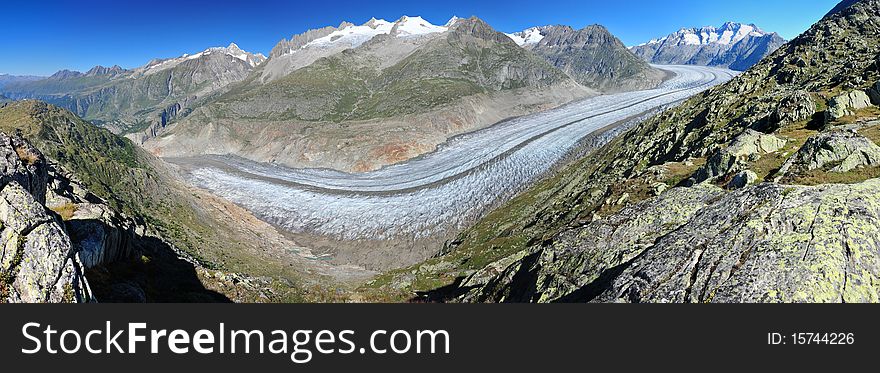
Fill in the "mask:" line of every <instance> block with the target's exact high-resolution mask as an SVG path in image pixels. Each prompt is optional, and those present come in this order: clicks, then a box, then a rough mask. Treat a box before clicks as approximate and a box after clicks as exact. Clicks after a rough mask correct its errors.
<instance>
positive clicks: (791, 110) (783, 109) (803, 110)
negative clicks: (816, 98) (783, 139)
mask: <svg viewBox="0 0 880 373" xmlns="http://www.w3.org/2000/svg"><path fill="white" fill-rule="evenodd" d="M815 113H816V103H815V102H813V99H812V98H811V97H810V95H809V94H808V93H807V92H804V91H795V92H794V93H792V94H791V95H789V96H787V97H785V98H783V99H782V100H781V101H779V104H778V105H777V106H776V110H775V111H774V112H773V114H772V117H771V120H772V121H773V122H774V123H776V124H777V126H779V127H781V126H784V125H787V124H791V123H797V122H801V121H805V120H809V119H811V118H812V117H813V114H815Z"/></svg>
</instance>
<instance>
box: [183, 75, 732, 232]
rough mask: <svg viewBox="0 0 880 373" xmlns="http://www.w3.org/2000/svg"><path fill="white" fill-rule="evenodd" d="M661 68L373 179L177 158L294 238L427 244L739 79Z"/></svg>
mask: <svg viewBox="0 0 880 373" xmlns="http://www.w3.org/2000/svg"><path fill="white" fill-rule="evenodd" d="M655 67H656V68H660V69H663V70H667V71H669V72H671V73H672V74H673V75H674V76H673V77H672V78H670V79H668V80H667V81H666V82H664V83H663V84H662V85H661V86H660V87H658V88H655V89H650V90H644V91H636V92H627V93H620V94H613V95H604V96H598V97H593V98H588V99H584V100H580V101H577V102H574V103H571V104H568V105H565V106H562V107H559V108H556V109H553V110H549V111H545V112H541V113H537V114H533V115H528V116H523V117H519V118H514V119H510V120H507V121H503V122H501V123H498V124H496V125H493V126H491V127H489V128H486V129H483V130H479V131H475V132H472V133H468V134H465V135H460V136H456V137H454V138H452V139H450V140H449V141H447V142H446V143H444V144H443V145H441V146H439V147H438V149H436V150H435V151H434V152H431V153H429V154H426V155H423V156H420V157H417V158H414V159H411V160H409V161H406V162H402V163H398V164H394V165H390V166H386V167H384V168H382V169H379V170H376V171H372V172H367V173H346V172H340V171H335V170H328V169H293V168H287V167H282V166H280V165H274V164H266V163H257V162H253V161H250V160H246V159H243V158H238V157H234V156H222V155H206V156H200V157H192V158H186V159H168V160H169V161H171V162H172V163H175V164H178V165H180V166H181V169H182V171H183V172H184V174H185V177H186V178H187V179H188V180H189V181H190V182H191V183H193V184H194V185H196V186H198V187H201V188H204V189H207V190H209V191H211V192H212V193H214V194H216V195H218V196H220V197H223V198H225V199H228V200H230V201H232V202H233V203H236V204H238V205H240V206H242V207H244V208H246V209H248V210H250V211H251V212H253V213H254V214H255V215H256V216H257V217H259V218H261V219H263V220H265V221H267V222H269V223H272V224H274V225H276V226H278V227H280V228H282V229H284V230H287V231H289V232H292V233H308V234H317V235H323V236H328V237H332V238H334V239H339V240H358V239H400V238H404V239H420V238H425V237H429V236H432V235H436V234H444V233H448V232H454V231H457V230H460V229H463V228H465V227H466V226H468V225H469V224H471V223H473V222H474V221H475V220H477V219H479V218H480V217H482V216H483V215H484V214H486V213H487V212H488V211H490V210H491V209H492V208H493V207H495V206H497V205H498V204H499V203H503V202H505V201H507V200H509V199H511V198H513V197H514V196H515V195H516V194H517V193H519V192H521V191H523V190H524V189H526V188H527V187H529V186H530V185H533V184H534V183H535V182H536V181H538V180H540V179H541V178H542V177H544V176H545V175H547V173H548V172H550V171H552V170H553V168H554V166H556V165H557V164H559V162H560V161H562V160H564V159H565V158H566V157H567V156H569V155H570V154H571V152H572V151H574V150H575V149H576V148H578V146H579V144H581V142H582V140H583V139H584V138H585V137H587V136H588V135H590V134H593V133H595V132H596V131H599V130H602V129H605V128H607V127H609V126H610V125H612V124H619V123H626V122H627V121H630V122H633V121H638V120H641V119H642V118H643V117H645V116H646V115H645V113H650V112H652V111H656V110H657V109H658V108H662V107H667V106H669V105H674V104H676V103H678V102H681V101H682V100H684V99H686V98H688V97H690V96H692V95H695V94H697V93H699V92H702V91H704V90H706V89H708V88H710V87H712V86H715V85H718V84H721V83H724V82H726V81H728V80H730V79H732V78H733V77H734V76H736V74H737V72H735V71H732V70H727V69H720V68H712V67H703V66H668V65H664V66H655Z"/></svg>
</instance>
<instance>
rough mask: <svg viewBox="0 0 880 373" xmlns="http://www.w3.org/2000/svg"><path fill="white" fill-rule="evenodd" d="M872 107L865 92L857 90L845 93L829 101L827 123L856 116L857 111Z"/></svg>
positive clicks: (826, 113) (826, 115)
mask: <svg viewBox="0 0 880 373" xmlns="http://www.w3.org/2000/svg"><path fill="white" fill-rule="evenodd" d="M869 106H872V104H871V98H870V97H869V96H868V94H867V93H865V91H861V90H855V91H850V92H847V93H844V94H842V95H839V96H837V97H834V98H832V99H831V100H830V101H828V110H827V111H826V112H825V122H831V121H834V120H838V119H840V118H843V117H845V116H848V115H855V110H859V109H864V108H866V107H869Z"/></svg>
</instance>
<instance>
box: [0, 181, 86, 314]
mask: <svg viewBox="0 0 880 373" xmlns="http://www.w3.org/2000/svg"><path fill="white" fill-rule="evenodd" d="M0 223H2V227H3V228H2V238H3V241H4V242H3V243H2V248H3V251H2V256H0V258H2V259H0V263H2V267H0V274H2V275H0V276H2V281H0V286H2V287H3V289H2V290H0V292H2V294H3V296H2V299H0V301H6V302H16V303H17V302H24V303H41V302H52V303H57V302H83V301H88V300H89V297H90V296H89V294H88V285H87V284H86V281H85V277H83V273H82V265H81V264H80V263H79V260H78V257H77V255H76V252H75V251H74V250H73V248H72V246H71V244H70V239H69V238H68V237H67V234H66V233H65V232H64V229H63V228H61V226H60V225H59V224H58V222H56V221H55V220H54V219H52V218H51V217H50V216H49V215H48V214H47V213H46V211H45V208H44V207H43V206H42V205H40V204H39V203H38V202H37V200H36V199H35V198H34V197H33V196H32V195H31V194H30V193H29V192H28V191H27V190H25V189H24V188H22V187H21V186H20V185H18V182H16V181H13V182H10V183H9V184H6V186H5V187H4V188H3V190H2V191H0Z"/></svg>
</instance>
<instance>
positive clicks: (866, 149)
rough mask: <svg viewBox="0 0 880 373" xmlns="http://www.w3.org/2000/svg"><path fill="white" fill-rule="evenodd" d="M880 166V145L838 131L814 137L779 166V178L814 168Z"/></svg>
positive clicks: (844, 169) (842, 169)
mask: <svg viewBox="0 0 880 373" xmlns="http://www.w3.org/2000/svg"><path fill="white" fill-rule="evenodd" d="M871 166H880V146H877V145H876V144H874V143H873V142H872V141H871V140H869V139H867V138H865V137H864V136H862V135H859V134H857V133H855V132H851V131H841V130H835V131H830V132H825V133H821V134H818V135H816V136H813V137H811V138H810V139H808V140H807V142H806V143H805V144H804V146H802V147H801V149H800V150H798V152H797V154H795V155H794V156H793V157H791V158H789V159H788V160H787V161H786V162H785V163H784V164H783V165H782V167H781V168H780V169H779V172H778V174H777V175H778V176H777V178H782V177H784V176H786V175H787V174H800V173H804V172H807V171H811V170H825V171H828V172H849V171H852V170H854V169H856V168H859V167H871Z"/></svg>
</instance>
